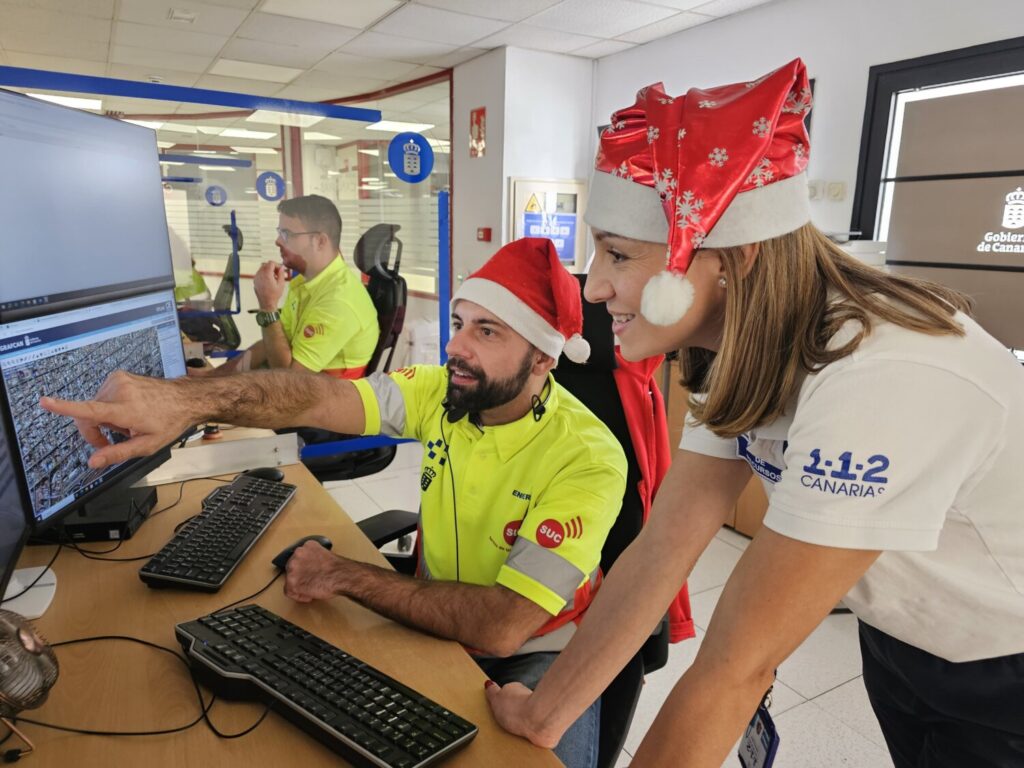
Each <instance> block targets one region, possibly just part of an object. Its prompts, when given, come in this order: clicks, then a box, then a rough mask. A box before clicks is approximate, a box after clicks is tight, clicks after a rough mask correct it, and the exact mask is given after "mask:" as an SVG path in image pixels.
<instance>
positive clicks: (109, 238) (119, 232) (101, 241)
mask: <svg viewBox="0 0 1024 768" xmlns="http://www.w3.org/2000/svg"><path fill="white" fill-rule="evenodd" d="M0 157H2V158H3V163H4V176H5V179H6V181H5V183H3V184H0V231H2V232H3V249H4V270H3V278H2V279H0V319H4V320H13V319H18V318H20V317H26V316H29V315H32V314H38V313H39V311H40V309H46V310H47V311H59V310H63V309H70V308H72V307H77V306H84V305H87V304H90V303H94V302H96V301H99V300H109V299H114V298H119V297H123V296H132V295H138V294H140V293H143V292H146V291H154V290H158V289H162V288H173V287H174V272H173V268H172V265H171V249H170V241H169V239H168V235H167V219H166V214H165V212H164V203H163V188H162V186H161V182H160V164H159V161H158V149H157V145H156V133H155V132H154V131H152V130H150V129H149V128H144V127H142V126H138V125H133V124H131V123H126V122H123V121H121V120H115V119H112V118H109V117H104V116H102V115H94V114H90V113H88V112H82V111H80V110H77V109H70V108H68V107H62V106H58V105H56V104H50V103H48V102H43V101H39V100H38V99H33V98H31V97H29V96H25V95H23V94H19V93H14V92H12V91H5V90H2V89H0Z"/></svg>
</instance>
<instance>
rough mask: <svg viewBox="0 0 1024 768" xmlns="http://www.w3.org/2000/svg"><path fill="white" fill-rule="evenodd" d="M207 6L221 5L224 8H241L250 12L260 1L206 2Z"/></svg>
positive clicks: (220, 0) (228, 0)
mask: <svg viewBox="0 0 1024 768" xmlns="http://www.w3.org/2000/svg"><path fill="white" fill-rule="evenodd" d="M206 2H207V3H208V4H209V5H222V6H224V7H225V8H242V9H243V10H246V11H251V10H252V9H253V8H255V7H256V6H257V5H259V4H260V0H206Z"/></svg>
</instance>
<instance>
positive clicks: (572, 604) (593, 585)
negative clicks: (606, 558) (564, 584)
mask: <svg viewBox="0 0 1024 768" xmlns="http://www.w3.org/2000/svg"><path fill="white" fill-rule="evenodd" d="M600 574H601V566H600V565H599V566H597V568H595V569H594V570H593V571H591V572H590V578H589V579H587V581H588V582H590V594H591V595H593V594H594V590H596V589H597V579H598V577H599V576H600ZM576 589H577V590H578V589H579V587H577V588H576ZM591 599H593V598H591ZM575 608H576V593H575V592H573V595H572V597H570V598H569V602H567V603H566V604H565V607H563V608H562V610H560V611H559V612H558V615H559V616H561V615H562V614H563V613H568V612H569V611H571V610H573V609H575Z"/></svg>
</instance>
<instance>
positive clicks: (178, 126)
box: [162, 122, 199, 133]
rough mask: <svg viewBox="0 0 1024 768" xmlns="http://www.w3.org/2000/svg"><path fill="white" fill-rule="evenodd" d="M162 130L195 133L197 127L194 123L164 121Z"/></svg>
mask: <svg viewBox="0 0 1024 768" xmlns="http://www.w3.org/2000/svg"><path fill="white" fill-rule="evenodd" d="M162 130H165V131H170V132H171V133H196V132H197V131H198V130H199V129H198V128H196V127H195V126H194V125H186V124H185V123H174V122H166V123H164V127H163V129H162Z"/></svg>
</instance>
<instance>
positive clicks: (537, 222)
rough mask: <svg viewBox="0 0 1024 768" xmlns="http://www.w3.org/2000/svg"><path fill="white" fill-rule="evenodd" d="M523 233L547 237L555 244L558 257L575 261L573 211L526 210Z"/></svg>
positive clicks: (574, 219) (574, 220)
mask: <svg viewBox="0 0 1024 768" xmlns="http://www.w3.org/2000/svg"><path fill="white" fill-rule="evenodd" d="M523 234H525V235H526V236H527V237H546V238H548V239H549V240H550V241H551V242H553V243H554V244H555V249H556V250H557V251H558V258H559V259H561V260H562V261H576V214H575V213H543V212H539V213H531V212H526V213H524V214H523Z"/></svg>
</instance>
